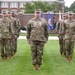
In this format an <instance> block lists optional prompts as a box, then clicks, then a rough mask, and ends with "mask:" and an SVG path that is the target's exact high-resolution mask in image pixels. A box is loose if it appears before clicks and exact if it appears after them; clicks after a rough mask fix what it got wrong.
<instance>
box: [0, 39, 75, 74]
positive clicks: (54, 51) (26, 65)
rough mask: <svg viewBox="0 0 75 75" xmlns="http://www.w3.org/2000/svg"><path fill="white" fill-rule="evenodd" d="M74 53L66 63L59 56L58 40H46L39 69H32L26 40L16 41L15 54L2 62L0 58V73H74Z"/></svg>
mask: <svg viewBox="0 0 75 75" xmlns="http://www.w3.org/2000/svg"><path fill="white" fill-rule="evenodd" d="M74 58H75V54H74V57H73V61H72V62H71V63H68V62H67V61H66V60H65V58H64V57H61V56H60V53H59V44H58V41H51V40H50V41H48V43H47V44H46V45H45V47H44V55H43V64H42V66H41V68H42V70H41V71H33V66H32V63H31V51H30V45H29V44H27V41H26V40H19V41H18V51H17V54H16V56H14V57H13V58H11V59H9V60H8V61H7V62H3V61H2V59H1V58H0V75H75V59H74Z"/></svg>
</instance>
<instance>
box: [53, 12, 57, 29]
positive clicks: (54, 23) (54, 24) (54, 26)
mask: <svg viewBox="0 0 75 75" xmlns="http://www.w3.org/2000/svg"><path fill="white" fill-rule="evenodd" d="M55 28H56V19H55V13H54V15H53V30H54V29H55Z"/></svg>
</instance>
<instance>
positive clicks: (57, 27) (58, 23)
mask: <svg viewBox="0 0 75 75" xmlns="http://www.w3.org/2000/svg"><path fill="white" fill-rule="evenodd" d="M59 26H60V22H59V21H58V22H57V24H56V32H57V34H59Z"/></svg>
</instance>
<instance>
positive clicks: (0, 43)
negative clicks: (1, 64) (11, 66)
mask: <svg viewBox="0 0 75 75" xmlns="http://www.w3.org/2000/svg"><path fill="white" fill-rule="evenodd" d="M12 29H13V27H12V24H11V22H10V20H9V19H8V18H7V15H6V13H4V14H3V15H2V19H0V50H1V57H2V59H3V60H7V58H8V57H9V55H10V40H11V35H10V33H11V34H13V33H14V31H13V30H12Z"/></svg>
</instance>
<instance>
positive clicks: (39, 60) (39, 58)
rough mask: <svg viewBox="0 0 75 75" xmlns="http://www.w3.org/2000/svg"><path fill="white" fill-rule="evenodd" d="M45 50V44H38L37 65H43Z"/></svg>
mask: <svg viewBox="0 0 75 75" xmlns="http://www.w3.org/2000/svg"><path fill="white" fill-rule="evenodd" d="M43 50H44V42H38V45H37V64H38V65H41V64H42V57H43Z"/></svg>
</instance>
